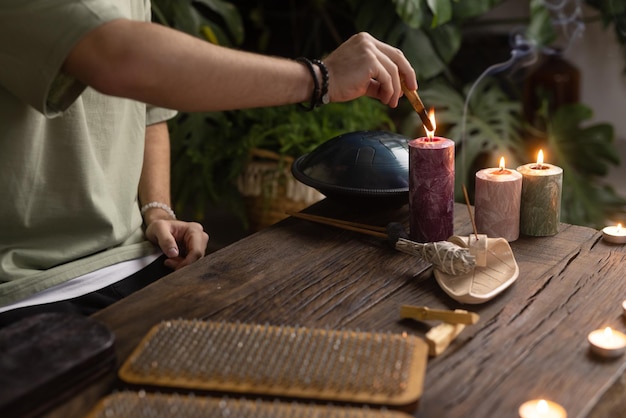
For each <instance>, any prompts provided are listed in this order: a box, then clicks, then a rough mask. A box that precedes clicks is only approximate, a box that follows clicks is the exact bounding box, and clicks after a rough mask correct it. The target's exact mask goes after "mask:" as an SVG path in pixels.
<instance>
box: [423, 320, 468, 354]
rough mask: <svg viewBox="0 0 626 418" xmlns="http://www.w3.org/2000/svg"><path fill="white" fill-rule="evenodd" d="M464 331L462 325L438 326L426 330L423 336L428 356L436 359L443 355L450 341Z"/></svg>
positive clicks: (444, 324) (445, 324)
mask: <svg viewBox="0 0 626 418" xmlns="http://www.w3.org/2000/svg"><path fill="white" fill-rule="evenodd" d="M464 329H465V325H463V324H447V323H445V322H444V323H443V324H439V325H437V326H436V327H433V328H431V329H430V330H428V332H427V333H426V336H425V340H426V343H427V344H428V355H430V356H432V357H436V356H438V355H439V354H441V353H443V352H444V351H445V349H446V348H448V346H449V345H450V343H451V342H452V341H454V339H455V338H456V337H457V336H458V335H459V334H460V333H461V331H463V330H464Z"/></svg>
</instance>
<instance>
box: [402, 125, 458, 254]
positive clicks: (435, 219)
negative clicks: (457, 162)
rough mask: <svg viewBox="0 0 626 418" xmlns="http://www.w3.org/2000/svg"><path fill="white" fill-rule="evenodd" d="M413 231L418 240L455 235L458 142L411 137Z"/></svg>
mask: <svg viewBox="0 0 626 418" xmlns="http://www.w3.org/2000/svg"><path fill="white" fill-rule="evenodd" d="M409 223H410V232H409V235H410V237H411V239H412V240H414V241H416V242H436V241H445V240H447V239H448V238H450V236H452V235H454V142H453V141H451V140H449V139H447V138H442V137H437V136H436V137H434V138H433V139H432V140H429V139H428V138H417V139H414V140H412V141H409Z"/></svg>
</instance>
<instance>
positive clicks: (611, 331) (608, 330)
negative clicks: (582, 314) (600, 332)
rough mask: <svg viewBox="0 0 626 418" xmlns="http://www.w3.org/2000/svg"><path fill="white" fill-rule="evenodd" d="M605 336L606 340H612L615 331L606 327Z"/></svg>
mask: <svg viewBox="0 0 626 418" xmlns="http://www.w3.org/2000/svg"><path fill="white" fill-rule="evenodd" d="M604 336H605V337H606V338H611V337H613V330H612V329H611V327H606V328H604Z"/></svg>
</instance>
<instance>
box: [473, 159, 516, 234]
mask: <svg viewBox="0 0 626 418" xmlns="http://www.w3.org/2000/svg"><path fill="white" fill-rule="evenodd" d="M475 191H476V193H475V196H474V208H475V217H476V228H477V229H478V232H480V233H481V234H486V235H487V236H488V237H491V238H504V239H505V240H507V241H509V242H511V241H515V240H516V239H517V238H519V223H520V202H521V196H522V175H521V174H520V173H518V172H517V171H515V170H508V169H507V168H506V167H505V164H504V157H502V158H500V167H499V168H486V169H484V170H480V171H479V172H477V173H476V186H475Z"/></svg>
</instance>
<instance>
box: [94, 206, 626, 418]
mask: <svg viewBox="0 0 626 418" xmlns="http://www.w3.org/2000/svg"><path fill="white" fill-rule="evenodd" d="M308 211H310V212H313V213H317V214H320V215H325V216H332V217H335V218H341V219H346V220H356V221H359V222H363V223H367V224H372V225H381V226H384V225H386V224H387V223H388V222H392V221H403V222H405V223H406V220H407V216H408V213H407V212H408V208H407V207H402V208H396V209H381V208H372V207H365V206H353V207H350V208H349V207H346V206H340V205H337V204H333V203H332V202H330V201H323V202H321V203H319V204H317V205H316V206H314V207H312V208H310V209H309V210H308ZM470 232H471V224H470V222H469V217H468V212H467V209H466V207H465V206H462V205H457V206H456V207H455V234H457V235H468V234H469V233H470ZM511 248H512V249H513V252H514V254H515V258H516V260H517V263H518V265H519V268H520V274H519V278H518V279H517V281H516V282H515V283H514V284H513V285H512V286H511V287H510V288H509V289H507V290H506V291H505V292H504V293H502V294H500V295H498V296H497V297H496V298H494V299H493V300H491V301H489V302H487V303H484V304H480V305H461V304H459V303H457V302H455V301H454V300H453V299H451V298H450V297H449V296H447V295H446V294H445V293H444V292H443V291H442V290H441V289H440V288H439V287H438V285H437V284H436V282H435V280H434V278H433V275H432V269H431V268H430V266H429V264H428V263H426V262H425V261H423V260H422V259H420V258H418V257H415V256H411V255H407V254H404V253H401V252H399V251H396V250H394V249H393V248H392V246H390V245H389V244H388V243H386V242H384V241H383V240H381V239H378V238H373V237H368V236H365V235H361V234H358V233H355V232H349V231H343V230H339V229H335V228H333V227H330V226H323V225H319V224H314V223H311V222H308V221H305V220H300V219H294V218H289V219H287V220H285V221H282V222H280V223H278V224H276V225H274V226H272V227H270V228H268V229H265V230H262V231H261V232H258V233H256V234H254V235H252V236H249V237H247V238H244V239H243V240H241V241H238V242H236V243H234V244H232V245H230V246H228V247H226V248H224V249H222V250H220V251H218V252H216V253H213V254H211V255H209V256H207V257H205V258H204V259H203V260H201V261H200V262H198V263H195V264H194V265H191V266H189V267H187V268H185V269H183V270H181V271H178V272H175V273H172V274H171V275H169V276H167V277H165V278H163V279H162V280H160V281H159V282H157V283H155V284H153V285H151V286H149V287H147V288H145V289H143V290H142V291H140V292H138V293H136V294H134V295H132V296H130V297H128V298H127V299H125V300H123V301H121V302H119V303H117V304H115V305H113V306H111V307H109V308H107V309H105V310H103V311H101V312H99V313H97V314H96V315H95V316H94V318H95V319H96V320H98V321H100V322H102V323H104V324H105V325H106V326H107V327H109V329H111V330H112V331H113V332H114V334H115V336H116V346H117V354H118V360H119V362H120V363H121V362H122V361H124V359H126V358H127V356H128V355H129V354H130V353H131V351H132V350H133V349H134V348H135V346H136V345H137V344H138V343H139V341H140V340H141V338H142V337H143V336H144V335H145V334H146V333H147V332H148V330H149V329H150V328H151V327H152V326H153V325H155V324H157V323H159V322H160V321H162V320H168V319H176V318H200V319H213V320H227V321H241V322H252V323H268V324H275V325H301V326H309V327H330V328H341V329H346V328H347V329H359V330H362V331H384V332H407V333H410V334H413V335H417V336H420V337H423V336H424V334H425V333H426V332H427V331H428V330H429V329H430V327H432V326H434V325H436V324H437V323H436V322H434V321H426V322H419V321H414V320H408V319H400V316H399V311H400V306H401V305H404V304H409V305H423V306H428V307H430V308H441V309H457V308H460V309H467V310H470V311H473V312H476V313H478V314H479V315H480V320H479V322H478V323H477V324H475V325H469V326H467V327H466V328H465V329H464V331H463V332H462V333H461V334H460V335H459V336H458V337H457V338H456V339H455V340H454V341H453V342H452V344H451V345H450V346H449V347H448V348H447V349H446V350H445V352H443V353H442V354H441V355H439V356H437V357H431V358H429V360H428V364H427V370H426V376H425V382H424V390H423V395H422V398H421V401H420V403H419V406H418V409H417V410H416V411H414V415H415V416H416V417H507V416H511V417H512V416H517V411H518V407H519V406H520V404H522V403H523V402H525V401H527V400H530V399H537V398H545V399H549V400H552V401H554V402H557V403H559V404H561V405H562V406H563V407H564V408H565V409H566V410H567V412H568V416H569V417H607V416H621V415H619V414H620V413H621V412H622V411H624V410H625V409H624V406H625V405H624V403H626V401H625V400H623V398H624V396H623V385H624V383H623V378H622V374H623V372H624V368H625V367H626V357H618V358H616V359H614V360H610V361H608V360H602V359H599V358H597V357H596V356H594V355H592V354H591V353H590V352H589V345H588V342H587V334H588V333H589V332H591V331H592V330H594V329H598V328H603V327H605V326H611V327H613V328H614V329H618V330H622V331H624V330H626V322H625V321H624V319H623V318H624V317H623V314H622V307H621V303H622V301H623V300H624V299H626V277H625V276H626V260H625V259H626V248H625V247H622V246H615V245H609V244H606V243H605V242H604V241H602V239H601V233H600V232H598V231H596V230H594V229H590V228H585V227H579V226H572V225H561V228H560V231H559V233H558V234H557V235H555V236H551V237H540V238H533V237H522V238H520V239H519V240H517V241H515V242H513V243H511Z"/></svg>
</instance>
